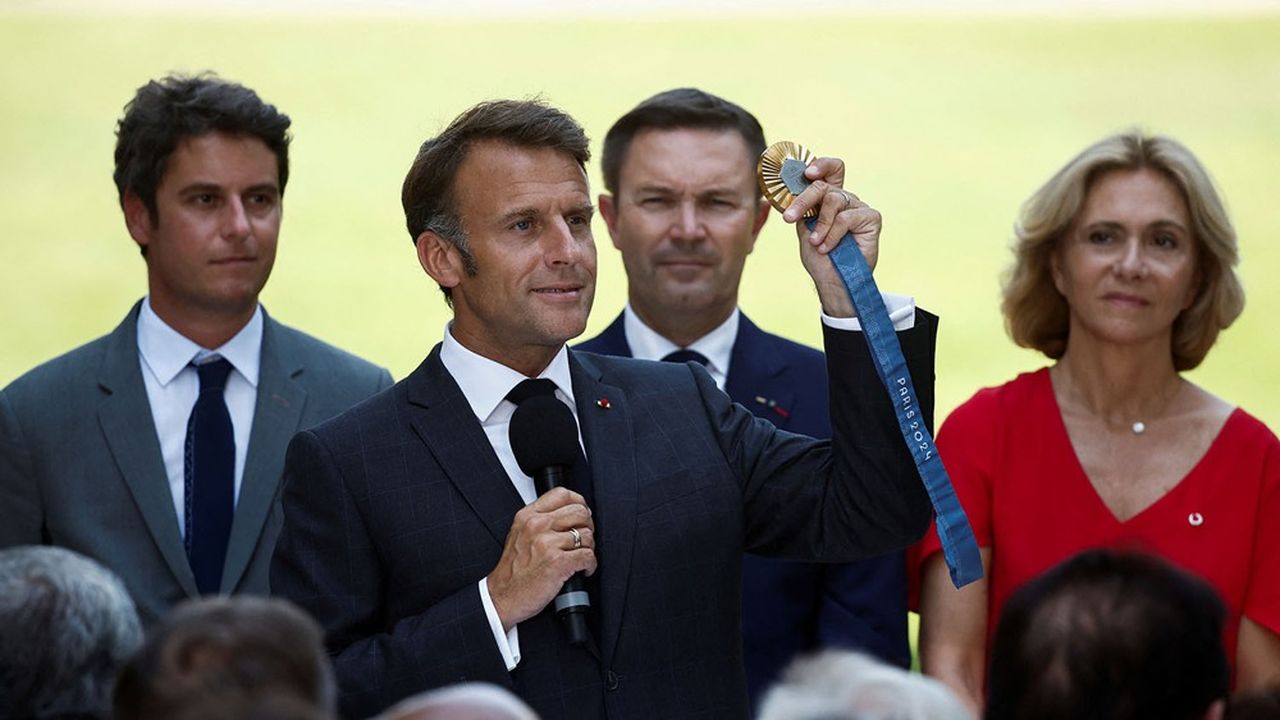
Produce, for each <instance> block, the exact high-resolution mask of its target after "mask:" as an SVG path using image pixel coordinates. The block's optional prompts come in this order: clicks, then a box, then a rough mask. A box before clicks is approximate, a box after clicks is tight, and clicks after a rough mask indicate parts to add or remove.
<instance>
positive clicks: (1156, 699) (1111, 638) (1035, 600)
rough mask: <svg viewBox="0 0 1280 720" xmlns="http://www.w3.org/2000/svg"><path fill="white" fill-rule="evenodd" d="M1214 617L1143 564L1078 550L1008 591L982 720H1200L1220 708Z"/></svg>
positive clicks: (1188, 583) (1194, 595)
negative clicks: (1211, 708)
mask: <svg viewBox="0 0 1280 720" xmlns="http://www.w3.org/2000/svg"><path fill="white" fill-rule="evenodd" d="M1223 616H1224V609H1223V604H1222V601H1221V600H1220V599H1218V596H1217V594H1216V593H1215V592H1214V591H1213V589H1212V588H1211V587H1209V586H1208V585H1207V584H1205V582H1204V581H1202V580H1200V579H1198V578H1195V577H1192V576H1191V575H1188V574H1186V573H1184V572H1182V571H1180V570H1177V569H1175V568H1173V567H1172V566H1170V565H1168V564H1166V563H1165V562H1164V561H1162V560H1160V559H1158V558H1156V557H1153V556H1149V555H1141V554H1136V553H1126V552H1118V551H1114V550H1090V551H1087V552H1083V553H1081V554H1079V555H1077V556H1075V557H1074V558H1071V559H1070V560H1067V561H1066V562H1064V563H1062V564H1061V565H1058V566H1057V567H1055V568H1053V569H1052V570H1050V571H1048V572H1047V573H1045V574H1044V575H1042V576H1040V577H1039V578H1037V579H1035V580H1032V581H1031V582H1029V583H1027V584H1026V585H1024V586H1023V587H1021V588H1019V589H1018V590H1017V591H1016V592H1014V593H1013V595H1012V596H1010V598H1009V601H1008V602H1007V603H1006V604H1005V606H1004V610H1003V612H1002V614H1001V617H1000V622H999V625H998V626H997V628H996V634H995V640H994V642H993V645H992V652H991V672H990V674H989V675H988V677H989V678H990V687H989V696H988V702H987V713H986V718H987V720H1006V719H1012V718H1019V719H1021V718H1036V719H1037V720H1057V719H1059V718H1061V719H1062V720H1066V719H1067V718H1097V719H1099V720H1129V719H1134V720H1137V719H1138V718H1164V719H1166V720H1176V719H1178V718H1187V719H1188V720H1190V719H1191V718H1200V717H1203V715H1204V713H1205V711H1206V710H1207V709H1208V708H1209V706H1210V705H1212V704H1213V703H1214V702H1215V701H1217V700H1219V699H1222V698H1225V697H1226V695H1227V691H1228V689H1229V683H1230V672H1229V670H1228V666H1227V658H1226V654H1225V652H1224V651H1223V648H1222V630H1223Z"/></svg>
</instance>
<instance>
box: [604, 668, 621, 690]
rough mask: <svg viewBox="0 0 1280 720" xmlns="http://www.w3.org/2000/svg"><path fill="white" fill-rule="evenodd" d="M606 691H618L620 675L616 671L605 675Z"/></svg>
mask: <svg viewBox="0 0 1280 720" xmlns="http://www.w3.org/2000/svg"><path fill="white" fill-rule="evenodd" d="M604 689H605V690H617V689H618V674H617V673H615V672H614V671H612V670H610V671H608V672H606V673H605V674H604Z"/></svg>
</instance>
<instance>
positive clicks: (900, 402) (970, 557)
mask: <svg viewBox="0 0 1280 720" xmlns="http://www.w3.org/2000/svg"><path fill="white" fill-rule="evenodd" d="M815 222H816V221H815V220H814V219H808V220H806V221H805V224H806V225H807V226H808V227H809V230H810V231H811V232H812V231H813V227H814V224H815ZM828 257H830V258H831V262H832V264H834V265H835V267H836V271H837V272H839V273H840V279H841V280H843V281H844V285H845V288H846V289H847V290H848V291H849V297H850V299H852V300H853V305H854V307H855V308H857V311H858V320H859V322H860V323H861V324H862V334H863V336H864V337H865V338H866V339H867V345H868V346H869V348H870V350H871V358H872V360H873V361H874V363H875V366H876V374H877V375H879V376H880V382H881V383H883V384H884V388H885V390H886V391H888V393H889V399H890V402H892V403H893V409H894V413H895V414H896V415H897V417H898V427H899V428H900V429H901V431H902V439H903V440H904V441H905V442H906V443H907V447H908V448H909V449H910V450H911V458H912V459H913V460H914V461H915V464H916V470H917V471H919V473H920V480H921V481H922V482H923V483H924V487H925V490H927V491H928V493H929V500H930V502H932V503H933V510H934V513H935V515H936V516H937V520H936V522H937V526H938V537H939V538H941V540H942V554H943V557H945V558H946V561H947V569H948V570H950V572H951V582H952V583H954V584H955V586H956V587H957V588H959V587H963V586H964V585H967V584H969V583H971V582H973V581H974V580H980V579H981V578H982V558H981V556H979V555H978V542H977V540H976V539H975V538H974V537H973V529H972V528H971V527H970V526H969V518H968V517H967V516H966V515H965V514H964V508H962V507H961V506H960V499H959V498H958V497H956V491H955V488H953V487H952V486H951V479H950V478H949V477H948V476H947V469H946V468H945V467H943V465H942V460H941V459H940V458H939V457H938V449H937V448H936V447H935V446H934V444H933V436H932V435H930V433H929V429H928V428H927V427H926V426H925V422H924V417H923V416H922V414H921V408H920V405H919V403H918V402H917V398H918V396H917V395H916V388H915V385H914V384H913V383H912V382H911V373H909V372H907V361H906V359H905V358H903V356H902V346H901V345H900V344H899V343H898V335H897V332H896V331H895V330H894V327H893V321H892V320H890V319H889V311H888V310H887V309H886V308H885V306H884V299H883V298H882V297H881V296H880V289H879V288H877V287H876V282H875V280H874V279H872V277H871V268H870V267H868V266H867V260H866V258H864V257H863V256H862V251H861V250H859V249H858V243H857V242H856V241H854V239H853V236H852V235H851V234H849V233H845V236H844V237H843V238H841V240H840V244H839V245H837V246H836V248H835V249H834V250H832V251H831V253H830V254H829V255H828Z"/></svg>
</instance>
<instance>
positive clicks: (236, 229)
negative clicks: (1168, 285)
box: [222, 197, 251, 240]
mask: <svg viewBox="0 0 1280 720" xmlns="http://www.w3.org/2000/svg"><path fill="white" fill-rule="evenodd" d="M222 221H223V233H224V234H225V235H226V236H227V237H229V238H233V239H236V240H240V239H242V238H246V237H248V236H249V233H250V230H251V227H250V225H249V213H248V212H247V211H246V210H245V207H244V202H243V201H242V200H241V199H240V198H238V197H233V198H231V199H229V200H228V201H227V204H226V206H225V209H224V211H223V217H222Z"/></svg>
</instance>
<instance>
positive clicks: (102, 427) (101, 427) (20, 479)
mask: <svg viewBox="0 0 1280 720" xmlns="http://www.w3.org/2000/svg"><path fill="white" fill-rule="evenodd" d="M288 128H289V118H288V116H286V115H283V114H281V113H279V112H278V111H277V110H276V109H275V107H273V106H271V105H268V104H266V103H264V102H262V100H260V99H259V98H258V96H257V94H255V93H254V92H253V91H252V90H250V89H248V88H246V87H243V86H241V85H237V84H235V83H229V82H225V81H222V80H219V79H217V78H214V77H211V76H201V77H175V76H170V77H166V78H163V79H161V80H159V81H153V82H150V83H148V84H147V85H145V86H143V87H142V88H140V89H139V90H138V92H137V94H136V95H135V96H134V98H133V100H132V101H131V102H130V103H129V105H128V107H127V108H126V112H125V115H124V117H123V118H122V119H121V120H120V123H119V127H118V130H117V144H116V153H115V157H116V166H115V180H116V185H117V188H118V190H119V194H120V204H121V207H122V209H123V210H124V216H125V224H126V225H127V227H128V229H129V233H130V235H131V236H132V237H133V239H134V241H135V242H137V244H138V246H139V248H140V249H141V251H142V255H143V257H144V258H145V261H146V265H147V289H148V292H147V296H146V297H145V298H144V299H143V300H142V301H140V302H139V303H138V304H136V305H134V307H133V309H132V310H130V311H129V313H128V315H127V316H125V319H124V322H122V323H121V324H120V325H119V327H117V328H116V329H115V330H114V331H112V332H111V333H110V334H108V335H106V336H104V337H101V338H98V339H97V340H94V341H93V342H90V343H88V344H87V345H84V346H82V347H80V348H77V349H75V350H73V351H71V352H69V353H67V354H66V355H63V356H61V357H59V358H56V359H54V360H51V361H49V362H47V363H45V364H43V365H41V366H39V367H37V368H35V369H34V370H32V371H30V372H28V373H27V374H26V375H23V376H22V377H20V378H18V379H17V380H15V381H14V382H13V383H12V384H11V385H9V386H8V387H7V388H5V389H4V391H3V392H0V547H8V546H12V545H32V544H40V543H45V544H51V545H60V546H63V547H67V548H70V549H72V550H75V551H77V552H80V553H82V554H84V555H87V556H89V557H91V558H94V559H95V560H97V561H99V562H101V563H102V564H103V565H105V566H107V567H108V568H110V569H111V570H113V571H114V572H115V573H117V574H118V575H119V576H120V577H121V578H122V579H123V580H124V582H125V585H126V586H127V587H128V589H129V592H130V594H131V595H132V596H133V598H134V601H135V603H136V604H137V607H138V611H139V615H140V616H141V617H142V619H143V622H144V623H146V624H150V623H151V622H154V621H155V620H156V619H157V618H158V617H159V616H161V615H162V614H164V613H165V611H166V610H167V609H168V608H169V607H171V606H172V605H174V604H176V603H177V602H179V601H181V600H183V599H185V598H188V597H195V596H197V595H202V594H209V593H232V592H250V593H266V592H267V590H268V587H267V570H268V566H269V561H270V558H271V553H272V550H273V549H274V547H275V540H276V536H277V534H278V532H279V523H280V520H279V514H278V513H272V507H273V502H274V500H275V498H276V496H277V490H278V488H279V483H280V477H281V473H282V471H283V468H284V450H285V447H286V445H287V443H288V441H289V438H291V437H292V436H293V434H294V433H296V432H297V431H298V430H300V429H302V428H305V427H309V426H311V425H314V424H316V423H318V422H320V421H322V420H325V419H327V418H329V417H332V416H333V415H336V414H337V413H338V412H340V411H342V410H345V409H346V408H348V407H350V406H351V405H353V404H355V403H356V402H358V401H360V400H362V399H364V398H366V397H368V396H370V395H372V394H374V393H375V392H377V391H378V390H380V389H383V388H386V387H389V386H390V385H391V376H390V375H389V374H388V373H387V371H386V370H383V369H380V368H377V367H375V366H373V365H370V364H369V363H367V362H364V361H363V360H360V359H358V358H356V357H354V356H352V355H349V354H347V353H345V352H342V351H341V350H338V349H337V348H334V347H331V346H329V345H326V344H324V343H322V342H320V341H319V340H316V339H314V338H312V337H309V336H307V335H304V334H303V333H301V332H298V331H297V330H294V329H292V328H289V327H286V326H284V325H282V324H280V323H278V322H276V321H275V320H273V319H272V318H270V317H268V316H267V314H266V313H265V312H264V311H263V310H262V308H261V306H260V305H259V304H258V293H259V292H260V291H261V290H262V287H263V285H264V284H265V283H266V281H267V276H268V275H269V274H270V272H271V266H272V263H273V262H274V260H275V250H276V238H277V235H278V233H279V230H280V217H281V198H282V196H283V193H284V187H285V182H286V180H287V179H288V172H289V161H288V143H289V136H288Z"/></svg>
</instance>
